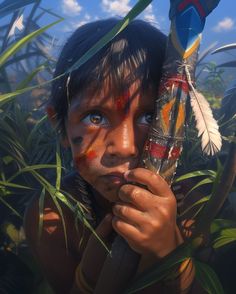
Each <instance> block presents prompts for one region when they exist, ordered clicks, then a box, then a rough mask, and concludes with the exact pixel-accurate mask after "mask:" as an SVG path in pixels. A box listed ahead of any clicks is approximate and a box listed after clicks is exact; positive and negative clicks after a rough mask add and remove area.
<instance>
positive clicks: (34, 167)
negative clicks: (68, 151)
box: [8, 164, 57, 181]
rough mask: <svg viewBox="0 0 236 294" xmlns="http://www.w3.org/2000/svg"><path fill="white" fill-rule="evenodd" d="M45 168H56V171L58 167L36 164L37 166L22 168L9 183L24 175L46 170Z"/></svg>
mask: <svg viewBox="0 0 236 294" xmlns="http://www.w3.org/2000/svg"><path fill="white" fill-rule="evenodd" d="M45 168H55V169H56V168H57V166H56V165H55V164H36V165H29V166H26V167H24V168H22V169H21V170H19V171H18V172H17V173H15V174H14V175H13V176H11V177H10V178H9V179H8V181H12V180H13V179H15V178H16V177H18V176H19V175H20V174H22V173H26V172H32V171H34V170H38V169H45Z"/></svg>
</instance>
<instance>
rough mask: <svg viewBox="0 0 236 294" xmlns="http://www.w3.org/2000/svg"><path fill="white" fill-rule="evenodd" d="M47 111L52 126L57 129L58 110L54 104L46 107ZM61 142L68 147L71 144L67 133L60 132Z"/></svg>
mask: <svg viewBox="0 0 236 294" xmlns="http://www.w3.org/2000/svg"><path fill="white" fill-rule="evenodd" d="M46 112H47V116H48V119H49V121H50V123H51V125H52V127H53V128H54V129H55V130H56V129H57V119H56V115H57V114H56V111H55V109H54V107H53V106H52V105H48V106H47V107H46ZM59 137H60V143H61V145H62V146H63V147H64V148H68V147H69V146H70V143H69V140H68V138H67V136H66V135H62V134H59Z"/></svg>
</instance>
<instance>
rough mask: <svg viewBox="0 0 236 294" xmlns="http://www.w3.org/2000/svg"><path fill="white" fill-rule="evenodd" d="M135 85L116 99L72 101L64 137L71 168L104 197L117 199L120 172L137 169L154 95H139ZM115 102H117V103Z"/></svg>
mask: <svg viewBox="0 0 236 294" xmlns="http://www.w3.org/2000/svg"><path fill="white" fill-rule="evenodd" d="M138 85H139V83H133V84H132V85H131V87H130V88H129V89H128V91H126V92H125V93H124V95H123V96H120V97H118V98H117V100H116V99H114V98H112V97H110V96H109V91H103V92H101V93H100V94H97V95H92V96H91V97H90V96H87V95H83V96H82V95H78V96H76V97H75V98H74V99H72V102H71V105H70V109H69V111H68V119H67V125H66V129H67V136H68V139H69V142H70V146H71V150H72V155H73V160H74V165H75V168H76V170H77V171H78V172H79V173H80V175H81V176H82V177H83V178H84V179H85V180H86V181H87V182H88V183H89V184H90V185H91V186H92V187H93V188H94V189H95V190H96V191H97V192H99V193H100V194H101V195H102V196H103V197H104V198H106V199H107V200H109V201H112V202H113V201H116V200H117V191H118V189H119V187H120V186H121V185H122V184H124V183H125V180H124V177H123V175H124V173H125V172H126V171H127V170H129V169H132V168H135V167H137V165H138V163H139V161H140V157H141V154H142V150H143V146H144V143H145V140H146V138H147V133H148V130H149V126H150V122H151V119H152V114H153V110H154V93H152V92H151V91H148V92H149V93H147V95H143V94H141V93H140V91H139V88H138ZM117 101H118V102H117Z"/></svg>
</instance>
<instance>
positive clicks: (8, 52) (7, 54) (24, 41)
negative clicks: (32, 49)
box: [0, 19, 62, 67]
mask: <svg viewBox="0 0 236 294" xmlns="http://www.w3.org/2000/svg"><path fill="white" fill-rule="evenodd" d="M61 21H62V19H60V20H57V21H55V22H53V23H51V24H49V25H46V26H44V27H42V28H40V29H38V30H36V31H34V32H32V33H30V34H28V35H27V36H25V37H24V38H22V39H20V40H19V41H18V42H16V43H14V44H12V45H11V46H10V47H8V48H7V49H6V50H5V51H4V52H3V53H2V54H1V55H0V67H2V66H3V64H4V63H5V62H6V61H7V60H8V59H9V58H10V57H12V56H13V55H14V54H15V53H16V52H17V51H19V50H20V49H21V48H22V47H23V46H25V45H26V44H27V43H28V42H30V41H31V40H33V39H34V38H35V37H37V36H38V35H40V34H42V33H43V32H44V31H46V30H47V29H49V28H50V27H52V26H54V25H56V24H57V23H59V22H61Z"/></svg>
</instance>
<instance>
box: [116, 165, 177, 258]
mask: <svg viewBox="0 0 236 294" xmlns="http://www.w3.org/2000/svg"><path fill="white" fill-rule="evenodd" d="M125 179H126V180H127V182H130V184H129V183H128V184H125V185H123V186H122V187H121V188H120V190H119V199H120V201H119V202H117V203H116V204H114V206H113V213H114V217H113V219H112V225H113V228H114V229H115V231H116V232H117V233H118V234H120V235H121V236H122V237H123V238H124V239H126V241H127V242H128V243H129V245H130V247H131V248H132V249H133V250H135V251H136V252H138V253H140V254H144V255H146V254H148V255H150V254H151V255H155V256H156V257H158V258H161V257H164V256H165V255H167V254H168V253H170V252H171V251H172V250H174V249H175V248H176V247H177V245H179V244H180V243H181V242H182V239H181V240H180V239H179V238H177V235H178V236H179V232H178V227H177V225H176V200H175V196H174V195H173V193H172V191H171V190H170V188H169V186H168V184H167V183H166V181H165V180H164V179H163V178H162V177H161V176H159V175H157V174H154V173H153V172H151V171H149V170H147V169H144V168H136V169H133V170H131V171H129V172H128V173H126V174H125ZM131 183H132V184H131ZM136 184H137V185H136ZM138 185H144V186H146V187H145V188H142V187H140V186H138Z"/></svg>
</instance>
